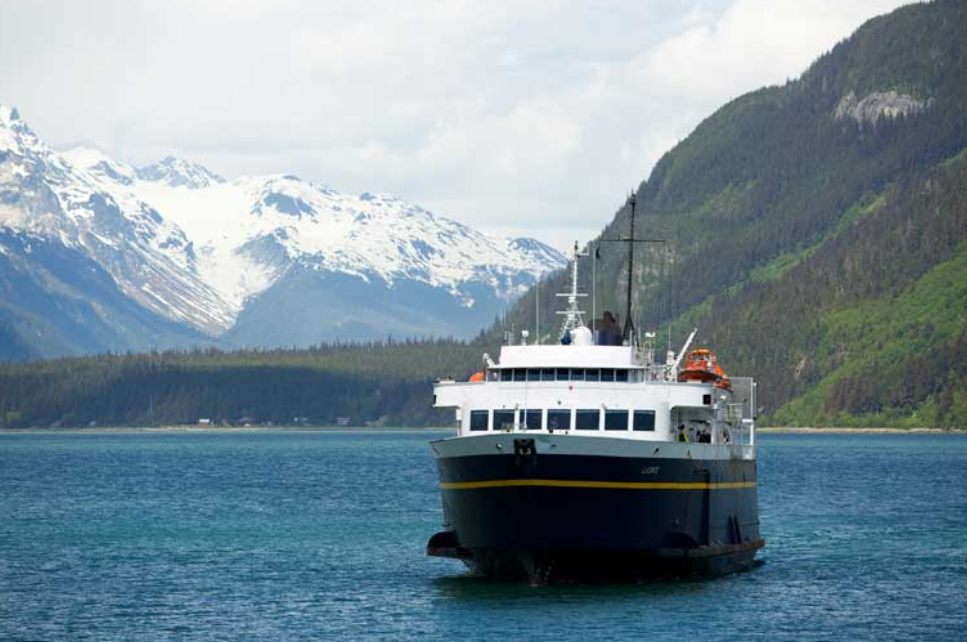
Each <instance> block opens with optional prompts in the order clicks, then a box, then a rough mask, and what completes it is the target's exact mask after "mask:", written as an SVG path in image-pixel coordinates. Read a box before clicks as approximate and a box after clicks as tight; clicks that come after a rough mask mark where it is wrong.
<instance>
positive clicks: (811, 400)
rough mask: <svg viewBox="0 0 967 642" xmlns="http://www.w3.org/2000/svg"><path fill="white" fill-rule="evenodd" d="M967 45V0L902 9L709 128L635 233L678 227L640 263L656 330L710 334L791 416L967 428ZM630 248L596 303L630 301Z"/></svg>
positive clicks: (666, 174) (644, 301)
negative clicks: (625, 290) (626, 288)
mask: <svg viewBox="0 0 967 642" xmlns="http://www.w3.org/2000/svg"><path fill="white" fill-rule="evenodd" d="M965 42H967V3H965V2H962V1H961V0H938V1H937V2H933V3H930V4H926V5H913V6H908V7H904V8H902V9H899V10H897V11H895V12H893V13H892V14H889V15H887V16H882V17H879V18H875V19H873V20H871V21H869V22H868V23H867V24H865V25H864V26H863V27H862V28H860V29H859V30H858V31H857V32H856V33H855V34H854V35H853V36H852V37H850V38H849V39H848V40H846V41H844V42H842V43H840V44H839V45H837V46H836V47H835V48H834V49H833V50H832V51H831V52H829V53H827V54H825V55H823V56H822V57H820V58H819V59H818V60H817V61H816V62H815V63H814V64H813V65H812V66H811V67H810V68H809V70H807V72H806V73H805V74H803V76H802V77H801V78H799V79H798V80H795V81H791V82H788V83H787V84H785V85H784V86H782V87H769V88H765V89H761V90H759V91H756V92H753V93H751V94H748V95H745V96H742V97H740V98H738V99H736V100H734V101H732V102H731V103H729V104H727V105H725V106H724V107H722V108H721V109H720V110H718V111H717V112H716V113H715V114H713V115H712V116H711V117H709V118H708V119H707V120H706V121H704V122H703V123H701V124H700V125H699V126H698V127H697V128H696V129H695V131H694V132H693V133H692V134H691V135H690V136H689V137H688V138H687V139H685V140H684V141H682V142H681V143H680V144H679V145H677V146H676V147H675V148H674V149H672V150H671V151H670V152H668V153H667V154H666V155H665V156H664V157H663V158H662V159H661V160H660V161H659V162H658V163H657V165H656V166H655V168H654V170H653V172H652V174H651V176H650V177H649V178H648V180H646V181H645V182H643V183H642V185H641V186H640V188H639V189H638V213H639V218H638V220H639V221H640V222H641V224H640V226H639V228H638V230H637V233H638V236H649V237H660V238H664V239H666V240H667V243H666V245H665V248H666V249H665V250H664V251H663V250H662V249H660V246H649V249H648V250H647V251H645V252H644V257H643V258H642V260H641V261H638V262H636V266H635V270H636V274H637V275H638V283H639V284H640V287H639V288H638V291H637V292H636V293H635V298H636V304H637V309H638V311H639V313H640V314H641V316H642V323H641V324H640V325H642V326H644V327H647V328H661V329H666V328H668V327H671V329H672V337H673V345H672V347H673V348H675V347H677V346H676V345H674V344H675V343H676V342H680V341H681V340H682V339H683V338H684V335H685V334H686V333H687V331H688V330H690V329H691V327H692V326H693V325H694V326H697V327H699V329H700V333H699V337H698V341H699V342H700V343H701V344H703V345H707V346H709V347H712V348H713V349H715V350H716V351H717V352H718V353H719V355H720V359H721V361H722V362H723V363H724V365H725V366H726V367H727V369H728V370H729V371H731V372H733V373H736V374H739V373H741V374H751V375H753V376H755V377H757V378H758V379H759V380H760V393H761V394H760V401H761V403H762V405H763V412H764V413H765V416H766V418H767V419H768V420H770V421H771V422H774V423H789V424H795V425H813V424H815V425H835V424H838V425H873V424H877V425H884V424H910V425H938V426H947V425H964V423H965V422H967V376H965V370H964V365H963V363H964V359H963V356H964V354H965V348H964V344H965V341H967V269H965V262H967V152H965V150H967V47H965V46H964V43H965ZM864 98H868V100H867V101H865V102H864V100H863V99H864ZM878 103H879V107H877V104H878ZM857 104H859V105H860V106H861V107H862V106H864V105H865V106H866V111H865V112H864V111H863V110H862V109H858V108H856V106H857ZM904 105H906V106H910V105H913V107H912V108H908V109H894V111H893V112H892V113H891V112H890V108H891V107H892V108H897V107H903V106H904ZM851 108H853V109H854V111H853V112H851V111H850V109H851ZM856 114H858V115H859V117H857V116H856ZM874 115H876V116H877V118H876V119H875V120H874V119H873V117H872V116H874ZM627 229H628V210H627V207H624V208H622V209H620V210H619V211H618V212H617V214H616V216H615V219H614V221H613V222H612V223H611V224H610V225H609V226H608V227H607V228H606V229H605V230H604V231H603V232H602V238H615V237H619V236H626V235H627ZM625 251H626V250H625V249H624V248H620V249H619V247H618V246H615V245H609V244H602V245H601V252H602V254H603V256H602V260H601V261H600V262H599V263H598V265H597V281H596V288H595V289H596V291H597V295H598V310H599V311H600V310H602V309H606V308H607V309H612V310H615V311H620V312H622V313H623V312H624V310H623V308H624V305H623V291H622V289H621V285H622V284H623V283H624V279H625V278H626V274H627V272H626V264H625V260H626V254H625ZM584 272H585V274H587V273H588V272H589V270H587V269H585V270H584ZM585 287H587V288H590V285H589V284H587V285H586V286H585ZM562 288H564V282H563V279H562V278H558V279H556V281H554V282H551V283H547V284H544V285H542V290H544V291H560V290H561V289H562ZM533 296H534V293H530V294H529V295H528V296H526V297H525V298H524V299H523V300H522V301H521V303H520V304H519V305H518V307H517V308H516V309H515V310H514V311H512V312H511V313H510V315H508V318H507V319H506V320H505V322H504V323H505V324H510V323H512V324H514V325H516V326H517V327H528V326H532V325H533V322H534V307H535V301H534V298H533ZM547 299H548V300H547V301H545V302H544V303H546V305H545V306H544V307H546V309H545V310H544V315H549V314H550V313H551V305H553V304H554V303H555V302H553V301H550V300H549V298H547ZM545 318H549V316H545ZM499 331H500V328H495V329H494V331H493V335H492V336H496V334H497V333H498V332H499ZM659 336H667V335H666V333H665V332H660V333H659Z"/></svg>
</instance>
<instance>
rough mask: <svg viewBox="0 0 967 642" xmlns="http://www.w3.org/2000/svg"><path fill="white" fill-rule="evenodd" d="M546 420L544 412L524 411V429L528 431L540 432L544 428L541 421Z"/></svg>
mask: <svg viewBox="0 0 967 642" xmlns="http://www.w3.org/2000/svg"><path fill="white" fill-rule="evenodd" d="M543 418H544V411H543V410H525V411H524V427H525V428H526V429H527V430H540V429H541V428H543V426H542V425H541V419H543Z"/></svg>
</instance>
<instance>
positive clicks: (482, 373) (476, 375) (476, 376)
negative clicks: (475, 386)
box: [470, 370, 487, 383]
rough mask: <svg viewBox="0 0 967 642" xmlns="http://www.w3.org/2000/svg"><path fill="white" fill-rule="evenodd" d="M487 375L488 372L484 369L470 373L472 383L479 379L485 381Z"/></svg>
mask: <svg viewBox="0 0 967 642" xmlns="http://www.w3.org/2000/svg"><path fill="white" fill-rule="evenodd" d="M486 376H487V373H486V372H485V371H483V370H481V371H479V372H475V373H473V374H472V375H470V383H477V382H478V381H483V380H484V378H485V377H486Z"/></svg>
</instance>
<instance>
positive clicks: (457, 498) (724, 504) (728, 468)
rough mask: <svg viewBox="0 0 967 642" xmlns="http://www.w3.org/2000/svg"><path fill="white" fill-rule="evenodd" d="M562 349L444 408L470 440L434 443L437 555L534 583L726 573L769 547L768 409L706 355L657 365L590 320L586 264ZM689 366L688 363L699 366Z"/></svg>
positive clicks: (484, 377)
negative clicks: (760, 428)
mask: <svg viewBox="0 0 967 642" xmlns="http://www.w3.org/2000/svg"><path fill="white" fill-rule="evenodd" d="M578 256H579V255H578V252H577V249H576V248H575V256H574V264H573V277H572V278H573V283H572V288H571V292H570V293H569V294H567V295H566V296H567V297H568V301H569V308H568V310H567V311H566V312H564V314H565V320H564V323H563V328H562V332H561V335H560V336H561V339H560V343H559V344H557V345H536V344H531V345H528V344H526V337H525V339H524V340H523V341H522V342H521V343H520V344H518V345H504V346H503V347H502V348H501V353H500V358H499V361H498V362H493V361H492V360H491V359H490V358H489V357H488V356H487V355H484V359H485V362H486V364H487V366H486V368H485V369H484V370H483V371H481V372H479V373H477V374H475V375H474V376H473V377H471V379H470V381H467V382H456V381H452V380H446V381H439V382H437V384H436V385H435V388H434V405H435V406H436V407H450V408H455V409H456V417H457V420H458V433H457V435H456V436H455V437H450V438H447V439H441V440H437V441H434V442H432V444H431V446H432V449H433V453H434V456H435V458H436V462H437V466H438V468H439V473H440V489H441V494H442V499H443V514H444V520H445V530H444V531H442V532H440V533H437V534H436V535H434V536H433V537H432V538H431V539H430V541H429V543H428V544H427V553H428V554H429V555H434V556H440V557H449V558H455V559H458V560H461V561H463V562H464V563H465V564H466V565H467V566H468V567H469V568H470V570H471V572H472V573H473V574H475V575H480V576H484V577H489V578H495V579H501V580H526V581H529V582H531V583H542V582H553V581H572V580H576V581H583V580H608V581H611V580H618V581H621V580H633V579H640V578H647V577H652V576H690V575H719V574H724V573H730V572H734V571H737V570H741V569H744V568H748V567H750V566H751V565H752V564H753V562H754V557H755V553H756V551H757V550H758V549H760V548H761V547H762V546H763V545H764V544H765V542H764V540H763V539H762V538H760V536H759V515H758V501H757V494H756V456H755V424H754V413H753V409H754V407H755V405H754V396H755V384H754V383H753V381H752V380H751V379H748V378H732V379H730V378H729V377H728V376H726V375H725V373H724V372H723V371H722V369H721V367H720V366H719V365H718V363H717V361H716V358H715V356H714V355H713V354H712V353H711V352H709V351H708V350H694V351H692V352H690V353H689V352H688V345H689V343H690V342H691V340H692V338H693V337H694V334H695V333H694V332H693V333H692V337H689V341H688V342H686V345H685V346H684V347H683V348H682V350H681V351H680V352H679V354H678V356H677V357H676V356H675V355H674V354H673V353H671V352H669V353H668V354H667V355H666V359H664V360H662V361H656V360H655V358H654V353H653V350H652V347H651V345H650V341H651V338H652V337H651V336H650V335H649V336H648V340H646V341H645V342H644V344H643V345H640V346H639V345H638V343H637V341H635V338H634V333H633V332H632V333H630V334H626V335H625V337H624V338H623V339H622V338H621V336H620V335H619V334H618V333H617V328H616V326H615V324H614V323H613V318H610V317H609V315H607V314H606V315H605V317H606V318H605V319H604V321H603V323H597V324H596V331H595V332H593V333H592V330H591V329H590V328H588V327H586V326H585V325H584V324H583V322H582V320H581V312H580V311H579V310H578V308H577V300H578V297H579V296H580V295H579V294H578V292H577V263H578V261H577V259H578ZM686 355H687V357H686Z"/></svg>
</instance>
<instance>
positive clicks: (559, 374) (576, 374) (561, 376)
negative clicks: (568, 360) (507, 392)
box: [491, 368, 639, 382]
mask: <svg viewBox="0 0 967 642" xmlns="http://www.w3.org/2000/svg"><path fill="white" fill-rule="evenodd" d="M491 372H492V375H491V378H492V380H493V381H606V382H611V381H618V382H627V381H637V380H638V376H639V372H638V371H637V370H634V371H629V370H628V369H627V368H501V369H500V370H493V371H491ZM498 373H499V374H498Z"/></svg>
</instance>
